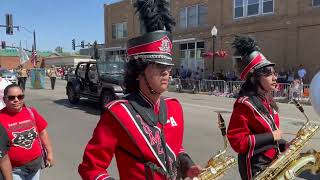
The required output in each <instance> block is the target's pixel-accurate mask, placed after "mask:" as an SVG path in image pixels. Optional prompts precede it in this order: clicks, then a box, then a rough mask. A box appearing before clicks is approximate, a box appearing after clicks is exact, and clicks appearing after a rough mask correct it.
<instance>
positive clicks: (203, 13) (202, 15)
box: [198, 4, 208, 25]
mask: <svg viewBox="0 0 320 180" xmlns="http://www.w3.org/2000/svg"><path fill="white" fill-rule="evenodd" d="M198 14H199V15H198V24H199V25H205V24H207V21H206V19H207V14H208V6H206V5H204V4H200V5H199V6H198Z"/></svg>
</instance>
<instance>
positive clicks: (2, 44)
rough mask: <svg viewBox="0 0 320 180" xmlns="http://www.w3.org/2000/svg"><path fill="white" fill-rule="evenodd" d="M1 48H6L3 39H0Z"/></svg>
mask: <svg viewBox="0 0 320 180" xmlns="http://www.w3.org/2000/svg"><path fill="white" fill-rule="evenodd" d="M1 48H2V49H5V48H6V42H5V41H1Z"/></svg>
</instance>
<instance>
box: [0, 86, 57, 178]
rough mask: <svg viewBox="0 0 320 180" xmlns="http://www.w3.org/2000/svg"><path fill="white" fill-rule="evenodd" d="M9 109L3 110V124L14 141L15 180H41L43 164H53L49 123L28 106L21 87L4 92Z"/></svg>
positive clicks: (13, 164)
mask: <svg viewBox="0 0 320 180" xmlns="http://www.w3.org/2000/svg"><path fill="white" fill-rule="evenodd" d="M3 100H4V103H5V104H6V107H5V108H3V109H2V110H1V111H0V123H1V124H2V126H3V127H4V128H5V129H6V132H7V134H8V137H9V139H10V142H11V144H10V149H9V151H8V154H9V158H10V161H11V164H12V168H13V169H12V172H13V179H14V180H38V179H39V176H40V168H41V165H42V162H43V155H44V153H43V151H42V148H44V149H45V150H46V151H47V156H46V158H45V163H46V164H47V165H48V166H52V165H53V153H52V147H51V142H50V139H49V134H48V132H47V130H46V128H47V122H46V120H45V119H44V118H43V117H42V116H41V115H40V114H39V113H38V112H37V111H36V110H35V109H34V108H28V107H26V106H25V105H24V93H23V90H22V88H21V87H20V86H19V85H16V84H11V85H9V86H7V87H6V88H5V90H4V97H3Z"/></svg>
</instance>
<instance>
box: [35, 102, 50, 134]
mask: <svg viewBox="0 0 320 180" xmlns="http://www.w3.org/2000/svg"><path fill="white" fill-rule="evenodd" d="M31 110H32V112H33V115H34V118H35V121H36V125H37V129H38V131H39V132H41V131H43V130H44V129H46V128H47V126H48V123H47V121H46V120H45V119H44V118H43V117H42V116H41V115H40V114H39V113H38V112H37V110H36V109H34V108H32V109H31Z"/></svg>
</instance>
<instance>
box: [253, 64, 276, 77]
mask: <svg viewBox="0 0 320 180" xmlns="http://www.w3.org/2000/svg"><path fill="white" fill-rule="evenodd" d="M257 73H258V74H261V75H263V76H271V75H274V76H276V77H277V76H278V73H277V72H276V71H275V70H274V68H273V67H272V66H267V67H264V68H261V69H259V70H257Z"/></svg>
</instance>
